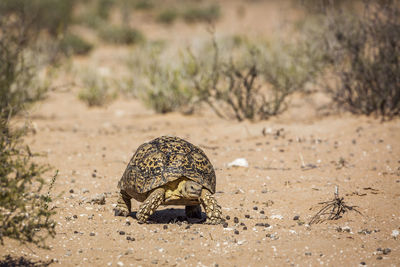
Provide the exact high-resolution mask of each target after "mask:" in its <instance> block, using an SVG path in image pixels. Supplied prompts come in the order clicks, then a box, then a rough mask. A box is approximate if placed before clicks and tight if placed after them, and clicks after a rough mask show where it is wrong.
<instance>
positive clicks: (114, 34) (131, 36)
mask: <svg viewBox="0 0 400 267" xmlns="http://www.w3.org/2000/svg"><path fill="white" fill-rule="evenodd" d="M99 35H100V38H101V39H102V40H104V41H105V42H108V43H112V44H125V45H130V44H137V43H140V42H142V41H144V35H143V34H142V33H141V32H140V31H139V30H136V29H132V28H130V27H127V26H115V25H108V26H104V27H102V28H100V29H99Z"/></svg>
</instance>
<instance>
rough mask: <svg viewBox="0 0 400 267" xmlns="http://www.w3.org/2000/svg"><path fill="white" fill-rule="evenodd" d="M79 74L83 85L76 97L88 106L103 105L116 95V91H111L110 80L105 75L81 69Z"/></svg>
mask: <svg viewBox="0 0 400 267" xmlns="http://www.w3.org/2000/svg"><path fill="white" fill-rule="evenodd" d="M81 75H82V77H81V79H82V82H83V85H82V89H81V90H80V92H79V94H78V98H79V99H80V100H82V101H84V102H85V103H86V104H87V105H88V106H89V107H93V106H104V105H106V104H109V103H110V102H111V101H113V100H114V99H115V98H116V97H117V95H116V92H113V91H111V85H110V81H109V79H107V78H106V77H104V76H102V75H99V74H98V73H97V72H94V71H83V73H82V74H81Z"/></svg>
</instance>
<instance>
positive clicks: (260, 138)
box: [0, 8, 400, 266]
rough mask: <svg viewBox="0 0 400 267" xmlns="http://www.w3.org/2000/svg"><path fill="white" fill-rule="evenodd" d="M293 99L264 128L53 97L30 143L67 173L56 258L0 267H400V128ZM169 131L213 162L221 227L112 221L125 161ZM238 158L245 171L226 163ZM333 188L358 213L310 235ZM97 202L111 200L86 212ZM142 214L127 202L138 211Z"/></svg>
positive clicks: (10, 249) (174, 215)
mask: <svg viewBox="0 0 400 267" xmlns="http://www.w3.org/2000/svg"><path fill="white" fill-rule="evenodd" d="M253 9H254V10H257V8H253ZM228 12H233V11H228ZM254 12H256V11H254ZM277 12H278V11H277ZM249 13H250V11H248V12H247V13H246V14H247V15H246V17H247V18H249V20H246V23H249V24H251V23H252V22H251V20H254V17H253V16H250V14H252V13H250V14H249ZM258 13H260V16H262V12H260V11H258ZM258 13H257V12H256V13H255V14H258ZM246 23H241V24H240V25H241V27H243V29H242V30H246V26H245V25H247V24H246ZM224 24H225V22H224V21H223V22H221V25H222V26H221V27H223V25H224ZM253 24H254V23H253ZM229 25H231V24H229ZM149 27H150V26H149ZM175 27H178V28H179V27H181V25H176V26H175ZM229 29H230V28H229ZM160 35H162V33H160ZM96 55H97V54H96V52H95V53H94V55H92V56H94V57H96ZM299 103H303V104H298V105H292V106H291V108H290V109H289V110H288V111H287V112H285V113H284V114H282V115H281V116H278V117H276V118H272V119H270V120H268V121H261V122H257V123H251V122H242V123H238V122H235V121H226V120H221V119H219V118H217V117H215V116H212V115H211V116H210V115H208V114H206V113H204V114H195V115H191V116H184V115H181V114H177V113H171V114H167V115H158V114H154V113H153V112H152V111H150V110H148V109H146V108H145V107H144V106H143V105H142V104H141V103H140V102H138V101H136V100H132V99H130V100H129V99H128V100H123V99H118V100H117V101H115V102H113V103H112V104H111V105H110V106H108V107H105V108H88V107H87V106H85V104H84V103H82V102H80V101H79V100H78V99H77V97H76V90H67V91H55V92H52V93H50V94H49V97H48V98H47V99H46V100H45V101H43V102H41V103H39V104H38V105H37V106H35V107H34V108H33V110H32V111H31V113H32V114H31V120H32V125H33V128H34V129H35V131H34V132H35V133H31V134H30V135H29V136H28V137H27V138H26V141H27V142H28V143H29V144H30V145H31V149H32V151H35V152H44V153H46V154H47V156H46V157H45V158H42V159H41V160H43V162H48V163H49V164H51V165H52V166H54V168H55V169H58V170H59V175H58V178H57V181H56V183H55V186H54V190H53V192H52V194H53V198H54V202H53V204H54V205H55V206H56V211H57V214H56V216H55V217H54V218H55V219H56V220H57V222H58V225H57V228H56V229H57V235H56V237H55V238H54V239H49V240H48V241H47V244H48V245H50V247H51V249H50V250H44V249H39V248H36V247H34V246H32V245H21V244H19V243H18V242H16V241H13V240H9V239H6V240H5V241H6V242H5V245H4V246H1V247H0V257H1V258H3V259H4V256H5V255H12V256H13V257H16V258H18V257H20V256H23V257H25V258H26V259H29V260H31V261H33V262H37V261H42V262H48V263H51V265H52V266H53V265H61V266H78V265H79V266H158V265H160V266H161V265H162V266H287V265H293V266H297V265H298V266H307V265H309V266H311V265H312V266H318V265H326V266H357V265H369V266H399V265H400V243H399V242H400V241H399V239H400V236H398V237H397V238H396V231H399V230H400V213H399V206H400V146H399V142H400V141H399V140H400V121H399V119H395V120H392V121H389V122H381V121H380V120H377V119H374V118H367V117H360V116H353V115H350V114H342V115H337V114H336V115H329V116H323V117H322V116H320V115H319V114H318V112H316V111H315V110H316V108H315V107H316V106H317V103H318V101H314V102H312V101H311V102H310V99H308V100H307V101H306V100H304V101H303V100H302V101H300V102H299ZM305 103H307V104H305ZM161 135H176V136H179V137H182V138H185V139H186V140H188V141H190V142H192V143H193V144H196V145H198V146H200V147H201V148H202V149H203V150H204V151H205V153H206V154H207V155H208V157H209V158H210V160H211V162H212V163H213V165H214V167H215V170H216V175H217V192H216V199H217V200H218V202H219V203H220V205H221V206H222V210H223V216H224V218H226V222H227V225H225V226H223V225H216V226H212V225H204V224H203V223H202V222H201V221H189V222H188V221H187V220H186V218H185V214H184V209H183V207H180V206H176V207H175V206H172V207H171V206H168V207H160V208H159V209H158V211H157V212H156V213H155V214H154V215H153V216H152V217H151V220H150V222H151V223H149V224H144V225H141V224H138V223H137V221H136V218H135V212H133V213H132V214H131V216H130V217H127V218H123V217H115V216H114V214H113V207H114V204H115V203H116V197H117V195H116V193H117V182H118V180H119V179H120V177H121V175H122V173H123V171H124V170H125V167H126V165H127V163H128V161H129V159H130V158H131V156H132V154H133V153H134V151H135V149H136V148H137V147H138V146H139V145H140V144H142V143H143V142H145V141H149V140H151V139H153V138H155V137H158V136H161ZM237 158H245V159H246V160H247V162H248V167H228V164H229V163H230V162H232V161H234V160H235V159H237ZM48 176H49V177H48V180H50V179H51V173H49V174H48ZM335 186H338V188H339V194H340V196H341V197H344V201H345V202H346V203H347V205H350V206H357V210H358V211H359V212H361V213H362V215H360V214H358V213H357V212H355V211H349V212H346V213H345V214H344V216H343V217H342V218H340V219H339V220H334V221H326V222H323V223H320V224H312V225H311V226H310V225H309V224H308V222H309V221H310V219H311V218H312V216H313V215H314V214H315V213H316V212H318V210H319V209H320V208H322V205H318V203H319V202H322V201H328V200H331V199H332V198H333V196H334V190H335ZM60 194H61V195H60ZM98 194H103V195H104V196H105V204H95V203H93V202H91V200H92V199H96V198H97V197H98V196H97V195H98ZM138 206H139V203H137V202H136V201H134V200H133V201H132V208H133V211H136V210H137V208H138ZM203 216H204V217H205V214H203ZM235 217H236V218H237V219H236V218H235ZM3 262H4V261H3Z"/></svg>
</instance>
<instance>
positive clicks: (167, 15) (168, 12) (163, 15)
mask: <svg viewBox="0 0 400 267" xmlns="http://www.w3.org/2000/svg"><path fill="white" fill-rule="evenodd" d="M178 15H179V14H178V12H177V11H176V10H175V9H165V10H162V11H161V12H160V13H159V14H158V16H157V21H158V22H161V23H164V24H171V23H173V22H174V21H175V20H176V19H177V18H178Z"/></svg>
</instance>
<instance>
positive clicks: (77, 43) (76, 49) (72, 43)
mask: <svg viewBox="0 0 400 267" xmlns="http://www.w3.org/2000/svg"><path fill="white" fill-rule="evenodd" d="M59 48H60V50H61V51H62V52H63V53H64V54H65V55H71V54H75V55H85V54H87V53H89V52H90V51H91V50H92V48H93V45H92V44H90V43H89V42H87V41H86V40H84V39H83V38H82V37H80V36H79V35H76V34H72V33H67V34H65V35H64V36H63V38H62V39H61V40H60V44H59Z"/></svg>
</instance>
